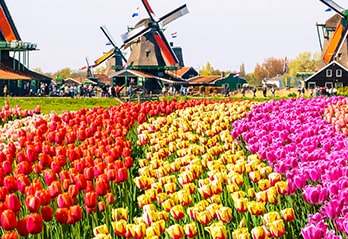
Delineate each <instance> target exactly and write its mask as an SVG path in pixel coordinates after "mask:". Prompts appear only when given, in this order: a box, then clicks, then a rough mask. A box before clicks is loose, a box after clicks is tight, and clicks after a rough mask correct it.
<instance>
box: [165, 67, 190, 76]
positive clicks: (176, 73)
mask: <svg viewBox="0 0 348 239" xmlns="http://www.w3.org/2000/svg"><path fill="white" fill-rule="evenodd" d="M191 68H192V67H191V66H183V67H181V68H180V69H178V70H172V71H167V72H166V73H168V74H169V75H174V76H175V77H178V78H181V77H182V76H183V75H185V73H186V72H188V71H189V70H190V69H191Z"/></svg>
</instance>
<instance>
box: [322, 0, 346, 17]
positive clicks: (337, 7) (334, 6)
mask: <svg viewBox="0 0 348 239" xmlns="http://www.w3.org/2000/svg"><path fill="white" fill-rule="evenodd" d="M320 1H321V2H322V3H324V4H325V5H326V6H328V7H329V8H331V9H332V10H334V11H335V12H337V13H338V14H340V15H341V16H342V17H343V18H347V17H346V16H345V15H344V14H343V13H342V12H343V11H344V8H343V7H341V6H340V5H338V4H337V3H335V2H334V1H333V0H320Z"/></svg>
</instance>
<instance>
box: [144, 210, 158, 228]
mask: <svg viewBox="0 0 348 239" xmlns="http://www.w3.org/2000/svg"><path fill="white" fill-rule="evenodd" d="M142 217H143V220H144V222H145V223H146V225H148V226H150V225H151V223H152V222H155V221H157V220H158V215H157V211H154V210H149V211H146V212H144V214H143V216H142Z"/></svg>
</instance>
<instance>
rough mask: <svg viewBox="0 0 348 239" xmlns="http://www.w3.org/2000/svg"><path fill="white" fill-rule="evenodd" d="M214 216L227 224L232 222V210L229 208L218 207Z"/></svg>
mask: <svg viewBox="0 0 348 239" xmlns="http://www.w3.org/2000/svg"><path fill="white" fill-rule="evenodd" d="M216 216H217V218H218V219H219V221H221V222H223V223H229V222H230V221H231V220H232V209H231V208H229V207H220V208H219V209H218V210H217V212H216Z"/></svg>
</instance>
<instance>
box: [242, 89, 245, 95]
mask: <svg viewBox="0 0 348 239" xmlns="http://www.w3.org/2000/svg"><path fill="white" fill-rule="evenodd" d="M242 96H243V97H245V88H244V87H242Z"/></svg>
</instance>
